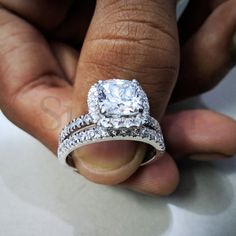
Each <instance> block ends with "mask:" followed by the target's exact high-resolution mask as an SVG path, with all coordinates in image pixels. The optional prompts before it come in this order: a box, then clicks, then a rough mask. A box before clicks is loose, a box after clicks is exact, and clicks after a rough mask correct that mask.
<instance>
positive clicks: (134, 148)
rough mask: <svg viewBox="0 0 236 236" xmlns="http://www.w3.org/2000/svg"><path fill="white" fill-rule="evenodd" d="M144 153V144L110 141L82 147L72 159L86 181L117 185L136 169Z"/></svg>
mask: <svg viewBox="0 0 236 236" xmlns="http://www.w3.org/2000/svg"><path fill="white" fill-rule="evenodd" d="M145 153H146V145H145V144H140V143H137V142H132V141H110V142H103V143H95V144H91V145H87V146H84V147H82V148H80V149H78V150H76V151H75V152H74V153H73V155H72V157H73V161H74V164H75V166H76V168H77V169H78V170H79V173H80V174H81V175H83V176H84V177H86V178H87V179H89V180H91V181H93V182H96V183H101V184H117V183H120V182H122V181H124V180H126V179H127V178H128V177H129V176H131V175H132V174H133V173H134V172H135V171H136V170H137V169H138V167H139V166H140V164H141V162H142V160H143V158H144V156H145Z"/></svg>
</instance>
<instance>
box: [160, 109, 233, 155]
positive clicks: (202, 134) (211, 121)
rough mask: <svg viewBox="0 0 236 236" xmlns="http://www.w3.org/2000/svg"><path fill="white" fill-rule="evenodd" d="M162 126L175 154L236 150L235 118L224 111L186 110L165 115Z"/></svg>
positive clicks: (222, 153) (223, 152)
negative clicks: (223, 113) (222, 112)
mask: <svg viewBox="0 0 236 236" xmlns="http://www.w3.org/2000/svg"><path fill="white" fill-rule="evenodd" d="M162 126H163V132H164V134H165V137H166V141H167V149H168V151H169V152H170V153H171V154H173V155H175V156H176V157H182V156H186V155H189V154H206V153H208V154H219V155H222V156H232V155H234V154H235V153H236V121H235V120H233V119H232V118H229V117H227V116H225V115H222V114H219V113H216V112H213V111H208V110H192V111H183V112H178V113H173V114H168V115H166V116H165V117H164V119H163V121H162Z"/></svg>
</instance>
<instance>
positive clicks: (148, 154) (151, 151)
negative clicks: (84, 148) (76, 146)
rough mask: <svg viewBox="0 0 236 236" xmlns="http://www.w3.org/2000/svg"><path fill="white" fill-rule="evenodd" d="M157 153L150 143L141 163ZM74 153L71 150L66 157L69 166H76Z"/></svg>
mask: <svg viewBox="0 0 236 236" xmlns="http://www.w3.org/2000/svg"><path fill="white" fill-rule="evenodd" d="M104 142H106V141H104ZM87 145H89V144H87ZM157 154H158V153H157V150H156V149H155V148H154V147H153V146H151V145H150V144H147V151H146V155H145V157H144V159H143V161H142V163H141V164H143V163H146V162H148V161H149V160H151V159H153V157H154V156H156V155H157ZM72 155H73V152H71V153H70V154H69V155H68V156H67V158H66V163H67V164H68V165H69V166H71V167H73V168H75V164H74V161H73V158H72Z"/></svg>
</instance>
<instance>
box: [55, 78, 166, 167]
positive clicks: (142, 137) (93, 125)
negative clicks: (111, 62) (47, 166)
mask: <svg viewBox="0 0 236 236" xmlns="http://www.w3.org/2000/svg"><path fill="white" fill-rule="evenodd" d="M87 102H88V114H85V115H82V116H80V117H78V118H76V119H74V120H72V121H71V122H70V123H69V124H68V125H66V126H65V127H64V129H63V130H62V131H61V133H60V137H59V146H58V160H59V161H60V162H61V163H62V164H63V165H66V166H70V167H72V168H73V163H72V160H71V154H72V153H73V151H75V150H77V149H78V148H80V147H82V146H85V145H89V144H92V143H98V142H105V141H113V140H132V141H137V142H143V143H146V144H149V149H148V152H147V154H146V156H145V158H144V160H143V162H142V163H141V165H146V164H149V163H151V162H152V161H154V160H156V159H157V158H158V157H160V156H161V155H162V154H163V153H164V152H165V144H164V139H163V135H162V132H161V128H160V125H159V123H158V121H157V120H156V119H155V118H153V117H151V116H150V111H149V102H148V98H147V95H146V93H145V92H144V90H143V89H142V88H141V86H140V84H139V83H138V81H136V80H132V81H129V80H121V79H111V80H105V81H98V82H97V83H95V84H94V85H93V86H92V87H91V88H90V90H89V92H88V100H87Z"/></svg>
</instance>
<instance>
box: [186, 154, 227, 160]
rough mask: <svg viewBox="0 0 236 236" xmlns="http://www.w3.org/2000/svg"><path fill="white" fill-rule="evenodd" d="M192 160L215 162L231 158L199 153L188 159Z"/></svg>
mask: <svg viewBox="0 0 236 236" xmlns="http://www.w3.org/2000/svg"><path fill="white" fill-rule="evenodd" d="M188 158H189V159H190V160H194V161H213V160H224V159H227V158H229V156H226V155H223V154H220V153H213V154H212V153H199V154H193V155H190V156H189V157H188Z"/></svg>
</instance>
